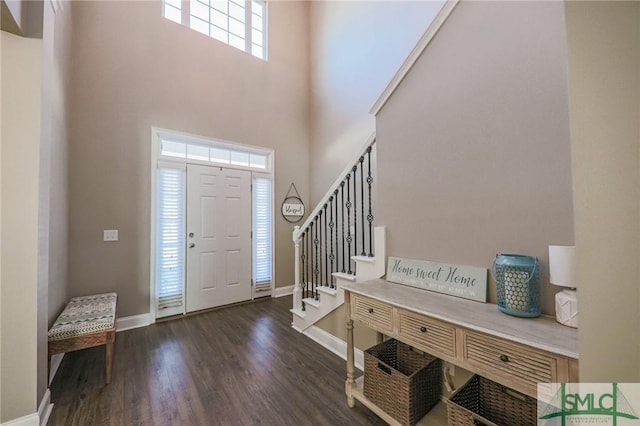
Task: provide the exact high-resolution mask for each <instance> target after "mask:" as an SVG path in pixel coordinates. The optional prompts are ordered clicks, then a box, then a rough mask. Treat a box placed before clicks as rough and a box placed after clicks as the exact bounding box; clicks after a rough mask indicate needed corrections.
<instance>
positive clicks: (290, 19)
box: [69, 1, 309, 316]
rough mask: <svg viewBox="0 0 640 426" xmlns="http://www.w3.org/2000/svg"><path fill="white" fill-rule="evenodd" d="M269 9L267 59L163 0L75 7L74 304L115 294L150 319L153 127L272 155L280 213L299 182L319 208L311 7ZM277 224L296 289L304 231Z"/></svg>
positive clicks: (129, 311) (281, 271)
mask: <svg viewBox="0 0 640 426" xmlns="http://www.w3.org/2000/svg"><path fill="white" fill-rule="evenodd" d="M268 13H269V24H270V25H269V61H267V62H265V61H262V60H260V59H257V58H255V57H253V56H251V55H249V54H247V53H244V52H242V51H239V50H237V49H235V48H232V47H230V46H227V45H226V44H223V43H220V42H218V41H216V40H213V39H210V38H209V37H206V36H204V35H202V34H200V33H197V32H195V31H193V30H190V29H189V28H186V27H184V26H181V25H178V24H176V23H174V22H171V21H168V20H166V19H164V18H163V17H162V3H161V2H159V1H157V2H148V1H128V2H111V1H108V2H94V1H91V2H77V3H75V4H74V10H73V21H74V37H73V41H72V46H73V55H74V61H73V66H72V69H71V74H72V82H73V83H72V86H71V91H72V97H73V98H72V99H73V100H72V106H71V126H70V128H71V133H70V146H69V155H70V156H69V165H70V169H69V181H70V186H69V191H70V201H69V213H70V215H69V216H70V221H69V247H70V251H69V282H70V288H69V295H70V296H77V295H81V294H89V293H98V292H105V291H116V292H118V294H119V303H118V314H119V315H120V316H130V315H136V314H143V313H146V312H148V311H149V250H150V247H149V240H150V234H149V232H150V231H149V226H150V225H149V222H150V191H151V188H150V167H151V127H152V126H158V127H162V128H166V129H174V130H178V131H182V132H187V133H191V134H198V135H203V136H206V137H211V138H220V139H225V140H229V141H235V142H239V143H243V144H250V145H257V146H262V147H266V148H273V149H275V152H276V153H275V161H276V163H275V164H276V167H275V202H276V205H277V206H279V204H280V203H281V201H282V200H283V199H284V196H285V194H286V192H287V190H288V189H289V185H290V184H291V182H295V184H296V187H297V188H298V189H299V191H300V193H301V195H302V196H303V199H304V201H305V202H307V203H308V198H307V197H308V193H309V191H308V187H309V183H308V182H309V181H308V179H309V177H308V157H309V155H308V55H307V22H308V4H307V3H306V2H271V3H269V10H268ZM275 219H276V220H275V234H276V235H275V254H276V268H275V276H276V286H286V285H292V284H293V244H292V242H291V233H292V231H293V225H292V224H289V223H287V222H285V221H284V220H283V219H282V218H281V216H280V215H276V216H275ZM103 229H118V230H119V231H120V232H119V238H120V240H119V241H118V242H117V243H108V244H105V243H103V241H102V230H103Z"/></svg>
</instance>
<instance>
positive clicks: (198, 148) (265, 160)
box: [160, 134, 271, 171]
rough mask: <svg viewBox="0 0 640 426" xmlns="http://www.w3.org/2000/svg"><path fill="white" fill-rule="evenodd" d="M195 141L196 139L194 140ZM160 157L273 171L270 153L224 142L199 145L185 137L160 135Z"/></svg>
mask: <svg viewBox="0 0 640 426" xmlns="http://www.w3.org/2000/svg"><path fill="white" fill-rule="evenodd" d="M194 139H195V138H194ZM160 155H161V156H164V157H173V158H183V159H188V160H196V161H199V162H200V161H204V162H209V163H214V164H217V165H231V166H239V167H240V168H248V169H253V170H259V171H270V170H271V155H270V153H269V152H266V151H262V152H259V151H257V150H253V149H251V148H248V147H247V148H245V147H243V146H241V145H231V144H225V143H223V142H214V141H211V142H208V143H206V142H205V143H198V142H197V141H196V140H190V138H187V137H184V136H177V135H176V136H174V135H165V134H161V135H160Z"/></svg>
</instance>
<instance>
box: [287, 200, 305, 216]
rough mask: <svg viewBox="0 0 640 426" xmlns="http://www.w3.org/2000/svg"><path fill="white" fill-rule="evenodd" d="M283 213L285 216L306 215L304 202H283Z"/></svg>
mask: <svg viewBox="0 0 640 426" xmlns="http://www.w3.org/2000/svg"><path fill="white" fill-rule="evenodd" d="M282 214H283V215H284V216H304V204H300V203H286V204H283V205H282Z"/></svg>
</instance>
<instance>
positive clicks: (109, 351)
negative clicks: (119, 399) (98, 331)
mask: <svg viewBox="0 0 640 426" xmlns="http://www.w3.org/2000/svg"><path fill="white" fill-rule="evenodd" d="M115 344H116V333H115V331H112V332H110V333H109V334H108V335H107V343H106V344H105V357H104V358H105V378H106V381H107V384H109V383H111V370H112V368H113V349H114V347H115Z"/></svg>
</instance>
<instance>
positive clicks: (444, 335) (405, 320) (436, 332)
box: [398, 309, 456, 358]
mask: <svg viewBox="0 0 640 426" xmlns="http://www.w3.org/2000/svg"><path fill="white" fill-rule="evenodd" d="M398 318H399V321H398V335H399V336H400V337H401V338H404V339H405V342H406V343H409V344H414V345H416V346H417V347H418V348H420V349H422V350H425V351H426V352H428V353H430V354H432V355H447V356H450V357H452V358H453V357H455V356H456V329H455V327H454V326H451V325H449V324H446V323H442V322H439V321H436V320H432V319H428V318H427V317H425V316H424V315H419V314H416V313H414V312H411V311H405V310H403V309H400V310H398Z"/></svg>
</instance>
